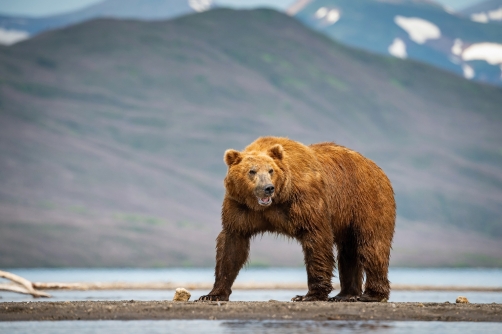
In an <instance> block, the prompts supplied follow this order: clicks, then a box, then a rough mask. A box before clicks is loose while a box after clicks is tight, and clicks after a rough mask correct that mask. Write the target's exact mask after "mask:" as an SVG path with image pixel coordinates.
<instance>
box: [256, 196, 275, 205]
mask: <svg viewBox="0 0 502 334" xmlns="http://www.w3.org/2000/svg"><path fill="white" fill-rule="evenodd" d="M258 204H260V205H270V204H272V197H263V198H260V197H258Z"/></svg>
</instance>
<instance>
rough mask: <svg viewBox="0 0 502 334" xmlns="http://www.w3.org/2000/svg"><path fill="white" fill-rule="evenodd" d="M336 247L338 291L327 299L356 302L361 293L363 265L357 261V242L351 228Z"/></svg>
mask: <svg viewBox="0 0 502 334" xmlns="http://www.w3.org/2000/svg"><path fill="white" fill-rule="evenodd" d="M337 249H338V256H337V260H338V275H339V277H340V293H339V294H337V295H336V296H335V297H332V298H330V299H329V301H333V302H356V301H358V300H359V298H360V297H361V293H362V284H363V267H362V266H361V263H360V262H359V255H358V252H357V242H356V239H355V236H354V233H353V231H352V229H350V230H349V231H348V233H345V235H344V236H343V238H342V240H341V241H340V242H339V244H338V246H337Z"/></svg>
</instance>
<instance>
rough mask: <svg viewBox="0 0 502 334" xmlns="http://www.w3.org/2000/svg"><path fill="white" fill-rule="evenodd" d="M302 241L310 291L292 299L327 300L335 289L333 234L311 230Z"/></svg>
mask: <svg viewBox="0 0 502 334" xmlns="http://www.w3.org/2000/svg"><path fill="white" fill-rule="evenodd" d="M316 232H317V233H316ZM300 242H301V244H302V248H303V255H304V257H305V266H306V267H307V279H308V288H309V291H308V292H307V294H306V295H305V296H296V297H293V298H292V299H291V300H292V301H294V302H300V301H327V300H328V295H329V294H330V292H331V291H332V290H333V285H332V284H331V277H332V276H333V268H334V266H335V257H334V255H333V240H332V239H331V234H330V233H328V234H326V233H320V232H319V231H309V232H307V233H305V234H304V235H303V237H302V238H301V239H300Z"/></svg>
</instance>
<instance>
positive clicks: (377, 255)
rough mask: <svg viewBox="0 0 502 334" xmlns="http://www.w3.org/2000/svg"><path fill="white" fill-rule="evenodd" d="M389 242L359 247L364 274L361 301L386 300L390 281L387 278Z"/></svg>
mask: <svg viewBox="0 0 502 334" xmlns="http://www.w3.org/2000/svg"><path fill="white" fill-rule="evenodd" d="M389 256H390V243H389V244H386V243H385V242H375V243H374V244H373V245H372V244H367V245H366V246H365V247H363V248H362V249H361V262H362V264H363V268H364V272H365V274H366V282H365V284H364V293H363V295H362V296H361V298H360V299H359V300H360V301H362V302H381V301H382V300H388V299H389V295H390V282H389V280H388V271H389Z"/></svg>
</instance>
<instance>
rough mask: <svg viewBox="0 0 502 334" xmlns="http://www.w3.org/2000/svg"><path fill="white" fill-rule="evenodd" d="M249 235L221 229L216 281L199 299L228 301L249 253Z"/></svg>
mask: <svg viewBox="0 0 502 334" xmlns="http://www.w3.org/2000/svg"><path fill="white" fill-rule="evenodd" d="M249 239H250V238H249V237H245V236H241V235H239V234H237V233H230V232H228V231H225V230H223V231H221V232H220V234H219V235H218V238H217V239H216V268H215V274H214V275H215V282H214V286H213V289H212V290H211V292H209V294H207V295H205V296H201V297H200V298H199V300H212V301H228V297H229V296H230V294H231V293H232V289H231V288H232V285H233V284H234V281H235V278H236V277H237V274H239V271H240V270H241V268H242V266H243V265H244V263H245V262H246V260H247V258H248V255H249V243H250V242H249Z"/></svg>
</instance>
